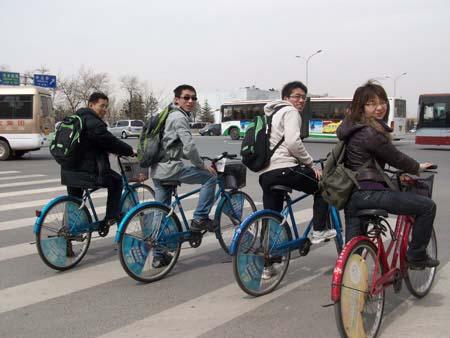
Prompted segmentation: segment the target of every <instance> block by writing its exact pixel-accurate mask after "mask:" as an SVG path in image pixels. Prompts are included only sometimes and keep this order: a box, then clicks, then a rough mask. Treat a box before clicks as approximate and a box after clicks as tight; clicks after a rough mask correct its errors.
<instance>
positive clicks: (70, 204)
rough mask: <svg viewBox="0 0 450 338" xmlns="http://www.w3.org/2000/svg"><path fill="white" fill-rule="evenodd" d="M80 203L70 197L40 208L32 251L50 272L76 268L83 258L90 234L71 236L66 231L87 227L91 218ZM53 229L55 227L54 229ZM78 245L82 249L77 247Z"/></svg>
mask: <svg viewBox="0 0 450 338" xmlns="http://www.w3.org/2000/svg"><path fill="white" fill-rule="evenodd" d="M81 203H82V202H81V200H79V199H77V198H75V197H72V196H64V197H62V198H61V197H58V198H56V199H54V200H52V201H50V202H49V204H48V207H44V209H43V212H44V214H43V215H42V217H41V218H40V219H38V222H39V224H37V231H36V247H37V250H38V253H39V256H40V257H41V259H42V261H43V262H44V263H45V264H46V265H47V266H49V267H50V268H52V269H54V270H60V271H64V270H68V269H71V268H73V267H74V266H75V265H77V264H78V263H79V262H80V261H81V260H82V259H83V257H84V256H85V255H86V253H87V251H88V249H89V245H90V243H91V232H90V231H86V232H84V233H81V234H77V235H71V234H70V228H67V226H66V224H65V223H66V222H67V221H69V223H70V224H69V225H70V226H71V227H74V226H75V227H76V226H77V225H80V224H83V225H86V224H91V223H92V218H91V215H90V213H89V211H88V209H87V208H86V206H84V207H83V208H81V209H80V206H81ZM55 225H56V226H55ZM78 242H80V243H82V245H78V244H77V243H78Z"/></svg>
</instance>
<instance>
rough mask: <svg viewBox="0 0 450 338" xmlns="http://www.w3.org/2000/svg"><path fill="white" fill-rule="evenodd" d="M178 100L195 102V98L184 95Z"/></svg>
mask: <svg viewBox="0 0 450 338" xmlns="http://www.w3.org/2000/svg"><path fill="white" fill-rule="evenodd" d="M180 98H181V99H183V100H184V101H189V100H192V101H197V96H189V95H186V96H181V97H180Z"/></svg>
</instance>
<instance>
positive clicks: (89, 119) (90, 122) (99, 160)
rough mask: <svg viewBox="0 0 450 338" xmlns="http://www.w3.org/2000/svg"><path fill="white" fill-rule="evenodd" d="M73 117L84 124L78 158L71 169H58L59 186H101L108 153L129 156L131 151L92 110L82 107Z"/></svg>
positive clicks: (107, 163) (106, 169)
mask: <svg viewBox="0 0 450 338" xmlns="http://www.w3.org/2000/svg"><path fill="white" fill-rule="evenodd" d="M76 114H78V115H79V116H81V118H82V120H83V124H84V126H83V131H82V133H81V137H80V140H81V143H80V145H79V148H78V150H79V151H78V150H77V152H78V154H79V155H78V157H77V164H76V165H75V166H72V167H70V168H68V167H62V168H61V183H62V184H64V185H69V186H79V187H87V186H92V185H102V176H103V175H104V174H105V173H107V172H108V171H109V170H110V169H111V165H110V163H109V153H113V154H117V155H122V156H131V155H132V154H133V148H132V147H131V146H129V145H128V144H127V143H125V142H123V141H121V140H119V139H118V138H116V137H115V136H114V135H112V134H111V133H110V132H109V131H108V129H107V126H106V123H105V122H104V121H103V120H102V119H101V118H100V117H98V116H97V114H96V113H95V112H94V111H93V110H91V109H89V108H82V109H79V110H78V111H77V112H76Z"/></svg>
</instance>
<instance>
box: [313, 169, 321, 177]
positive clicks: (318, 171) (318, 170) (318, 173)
mask: <svg viewBox="0 0 450 338" xmlns="http://www.w3.org/2000/svg"><path fill="white" fill-rule="evenodd" d="M312 170H314V175H316V179H317V180H320V178H321V177H322V170H320V169H317V168H312Z"/></svg>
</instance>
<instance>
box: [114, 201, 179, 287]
mask: <svg viewBox="0 0 450 338" xmlns="http://www.w3.org/2000/svg"><path fill="white" fill-rule="evenodd" d="M169 212H170V209H169V208H167V207H166V206H163V205H159V204H153V203H150V204H144V205H141V206H140V207H138V208H137V209H136V210H135V211H134V212H133V214H132V215H131V217H130V218H129V219H128V221H127V223H126V224H125V225H124V228H123V232H122V234H121V235H120V238H119V249H120V250H119V258H120V263H121V264H122V267H123V268H124V270H125V271H126V273H127V274H128V275H129V276H130V277H131V278H133V279H135V280H137V281H139V282H144V283H150V282H154V281H157V280H159V279H161V278H163V277H164V276H165V275H167V274H168V273H169V272H170V270H172V268H173V267H174V266H175V263H176V262H177V260H178V256H179V255H180V251H181V243H180V240H179V237H178V236H177V235H178V233H180V232H181V231H182V230H181V224H180V221H179V220H178V217H176V215H175V214H172V215H169Z"/></svg>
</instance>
